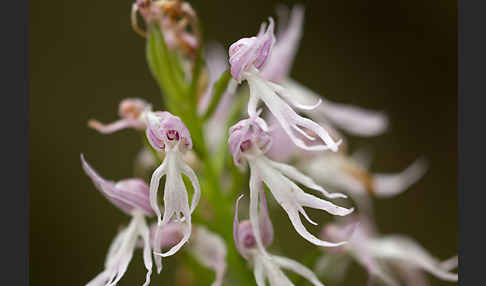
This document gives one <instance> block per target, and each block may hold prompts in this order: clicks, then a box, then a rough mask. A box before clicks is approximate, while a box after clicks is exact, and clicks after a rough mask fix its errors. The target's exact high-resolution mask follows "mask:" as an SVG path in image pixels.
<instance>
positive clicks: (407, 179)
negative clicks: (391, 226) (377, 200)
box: [373, 158, 427, 198]
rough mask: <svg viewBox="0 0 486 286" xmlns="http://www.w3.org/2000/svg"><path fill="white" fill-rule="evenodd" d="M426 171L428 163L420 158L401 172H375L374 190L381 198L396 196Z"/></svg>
mask: <svg viewBox="0 0 486 286" xmlns="http://www.w3.org/2000/svg"><path fill="white" fill-rule="evenodd" d="M426 171H427V163H426V161H425V160H424V159H422V158H420V159H417V160H416V161H415V162H414V163H413V164H412V165H410V166H409V167H408V168H407V169H405V170H404V171H402V172H400V173H397V174H374V175H373V192H374V194H376V196H378V197H381V198H387V197H391V196H396V195H398V194H400V193H402V192H403V191H405V190H406V189H408V188H409V187H410V186H411V185H413V184H414V183H415V182H417V181H418V180H419V179H420V178H421V177H422V176H423V175H424V174H425V172H426Z"/></svg>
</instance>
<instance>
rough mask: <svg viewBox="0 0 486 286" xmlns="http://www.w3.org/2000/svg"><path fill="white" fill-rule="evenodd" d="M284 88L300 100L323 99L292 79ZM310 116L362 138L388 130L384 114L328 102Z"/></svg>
mask: <svg viewBox="0 0 486 286" xmlns="http://www.w3.org/2000/svg"><path fill="white" fill-rule="evenodd" d="M284 86H285V87H287V88H288V89H289V90H290V92H291V93H292V94H294V95H295V96H296V97H297V98H299V100H304V101H307V102H312V101H315V100H317V99H318V98H321V99H322V97H320V96H319V95H318V94H316V93H314V92H313V91H312V90H310V89H308V88H307V87H305V86H303V85H301V84H299V83H297V82H296V81H294V80H292V79H286V80H285V83H284ZM309 116H311V117H312V118H314V119H315V120H318V121H320V120H321V119H322V117H325V118H327V119H329V120H330V121H332V122H333V123H334V124H336V125H337V126H338V127H340V128H341V129H343V130H345V131H347V132H349V133H351V134H354V135H360V136H375V135H379V134H381V133H383V132H385V131H386V129H387V128H388V118H387V116H386V115H385V114H384V113H382V112H377V111H372V110H367V109H363V108H359V107H355V106H352V105H347V104H339V103H333V102H330V101H328V100H324V101H323V103H322V104H321V105H320V106H319V109H317V110H315V111H312V113H311V114H309Z"/></svg>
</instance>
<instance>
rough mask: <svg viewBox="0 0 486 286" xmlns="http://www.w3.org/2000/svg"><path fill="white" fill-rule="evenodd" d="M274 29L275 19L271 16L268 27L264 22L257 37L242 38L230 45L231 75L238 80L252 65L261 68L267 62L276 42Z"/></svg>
mask: <svg viewBox="0 0 486 286" xmlns="http://www.w3.org/2000/svg"><path fill="white" fill-rule="evenodd" d="M273 30H274V21H273V19H272V18H269V25H268V27H267V25H266V23H263V24H262V25H261V26H260V31H259V32H258V35H257V36H256V37H250V38H242V39H240V40H238V41H237V42H235V43H233V44H232V45H231V46H230V48H229V50H228V53H229V57H230V58H229V63H230V65H231V75H232V76H233V77H234V78H235V79H236V80H237V81H241V80H242V77H243V73H244V72H245V71H247V70H248V69H249V68H250V67H251V66H254V67H256V68H257V69H260V68H262V67H263V65H264V64H265V63H266V61H267V59H268V57H269V55H270V52H271V49H272V47H273V44H274V43H275V35H274V31H273Z"/></svg>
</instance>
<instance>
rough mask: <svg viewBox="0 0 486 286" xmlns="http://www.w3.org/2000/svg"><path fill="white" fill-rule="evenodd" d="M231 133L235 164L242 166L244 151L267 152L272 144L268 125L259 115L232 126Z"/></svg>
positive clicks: (231, 150) (230, 146) (231, 146)
mask: <svg viewBox="0 0 486 286" xmlns="http://www.w3.org/2000/svg"><path fill="white" fill-rule="evenodd" d="M229 133H230V136H229V139H228V143H229V148H230V152H231V154H232V155H233V160H234V162H235V164H236V165H237V166H238V167H240V168H241V167H243V153H248V152H251V151H255V152H262V153H265V152H267V151H268V150H269V149H270V147H271V144H272V140H271V136H270V133H269V129H268V126H267V124H266V123H265V121H264V120H263V119H261V118H260V117H258V116H255V117H252V118H248V119H243V120H241V121H239V122H238V123H236V124H235V125H233V126H232V127H231V128H230V130H229ZM253 147H256V148H253Z"/></svg>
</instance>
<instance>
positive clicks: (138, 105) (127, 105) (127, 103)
mask: <svg viewBox="0 0 486 286" xmlns="http://www.w3.org/2000/svg"><path fill="white" fill-rule="evenodd" d="M149 107H150V105H149V104H148V103H147V102H146V101H145V100H143V99H140V98H127V99H124V100H122V101H121V102H120V106H119V108H118V114H119V115H120V117H121V119H120V120H117V121H115V122H113V123H110V124H103V123H101V122H99V121H97V120H93V119H92V120H90V121H88V126H89V127H91V128H93V129H95V130H97V131H98V132H100V133H103V134H110V133H114V132H116V131H119V130H122V129H126V128H135V129H138V130H143V129H144V128H145V123H144V121H143V120H142V118H141V115H142V113H143V111H144V110H145V109H147V108H149Z"/></svg>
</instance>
